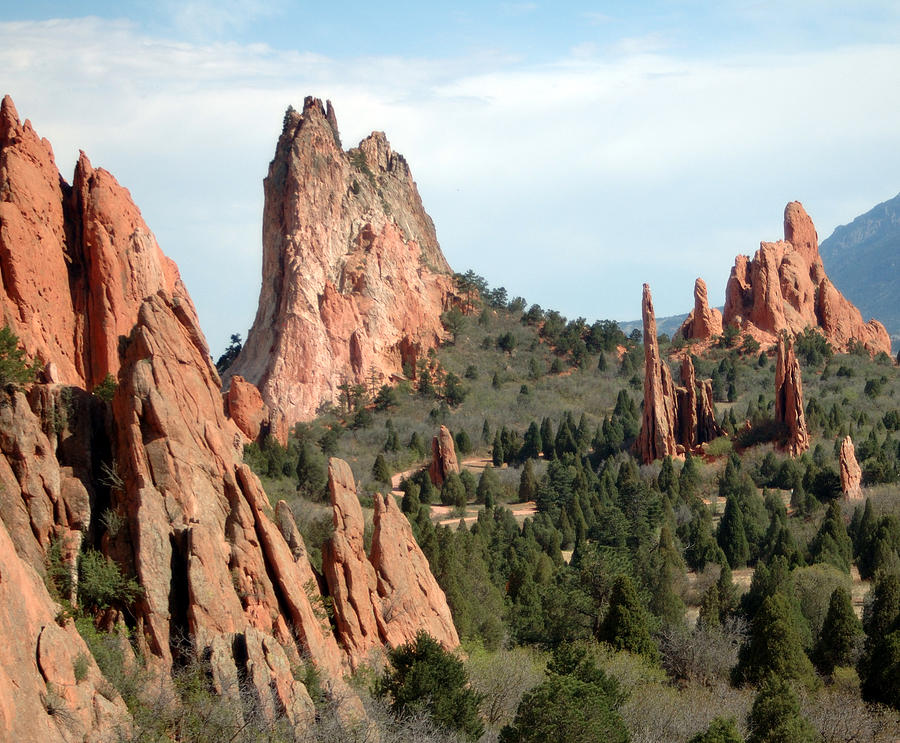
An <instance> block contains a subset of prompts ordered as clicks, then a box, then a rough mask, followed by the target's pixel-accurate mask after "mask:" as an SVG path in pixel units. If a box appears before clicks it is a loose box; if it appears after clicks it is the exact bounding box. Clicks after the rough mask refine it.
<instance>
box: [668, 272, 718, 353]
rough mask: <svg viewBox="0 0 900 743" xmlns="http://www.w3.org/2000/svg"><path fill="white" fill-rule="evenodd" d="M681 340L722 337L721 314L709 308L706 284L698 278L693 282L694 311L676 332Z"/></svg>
mask: <svg viewBox="0 0 900 743" xmlns="http://www.w3.org/2000/svg"><path fill="white" fill-rule="evenodd" d="M678 332H679V333H680V335H681V337H682V338H684V339H685V340H690V339H691V338H697V339H699V340H708V339H710V338H713V337H714V336H717V335H722V313H721V312H719V310H717V309H715V308H714V307H713V308H710V306H709V300H708V298H707V294H706V282H705V281H704V280H703V279H700V278H698V279H697V280H696V281H695V282H694V309H693V310H691V313H690V314H689V315H688V316H687V319H686V320H685V321H684V323H683V324H682V325H681V328H680V329H679V331H678Z"/></svg>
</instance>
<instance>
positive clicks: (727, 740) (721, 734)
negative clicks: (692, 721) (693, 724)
mask: <svg viewBox="0 0 900 743" xmlns="http://www.w3.org/2000/svg"><path fill="white" fill-rule="evenodd" d="M688 743H744V739H743V738H742V737H741V734H740V733H739V732H738V729H737V723H736V722H735V721H734V719H733V718H728V719H725V718H723V717H714V718H713V720H712V722H710V723H709V727H708V728H707V729H706V732H705V733H697V734H696V735H695V736H694V737H693V738H691V739H690V740H689V741H688Z"/></svg>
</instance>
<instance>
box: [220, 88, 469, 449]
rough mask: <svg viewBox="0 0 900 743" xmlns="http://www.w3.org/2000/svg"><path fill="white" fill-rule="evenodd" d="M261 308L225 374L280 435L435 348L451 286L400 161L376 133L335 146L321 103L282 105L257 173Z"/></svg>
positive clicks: (331, 119)
mask: <svg viewBox="0 0 900 743" xmlns="http://www.w3.org/2000/svg"><path fill="white" fill-rule="evenodd" d="M264 190H265V209H264V213H263V268H262V288H261V290H260V297H259V309H258V311H257V314H256V319H255V320H254V323H253V327H252V328H251V330H250V332H249V335H248V337H247V342H246V343H245V344H244V346H243V348H242V350H241V353H240V355H239V356H238V358H237V359H236V360H235V362H234V364H233V365H232V367H231V368H230V369H229V370H228V372H227V373H226V375H225V376H226V383H227V381H228V377H229V376H230V375H234V374H240V375H242V376H243V377H244V378H246V379H247V380H249V381H250V382H252V383H253V384H255V385H256V386H257V387H258V388H259V390H260V392H261V393H262V397H263V399H264V400H265V402H266V404H267V405H268V406H269V408H270V411H271V414H272V418H273V431H274V432H275V433H276V435H278V437H279V438H281V439H282V440H283V439H284V438H285V437H286V433H287V430H288V427H289V426H290V425H292V424H293V423H294V422H296V421H298V420H304V419H308V418H310V417H312V416H313V415H314V414H315V411H316V409H317V408H318V407H319V406H320V405H321V404H322V403H327V402H333V401H334V400H335V399H336V398H337V396H338V386H339V385H340V384H342V382H344V381H350V382H351V383H362V382H364V381H367V380H369V379H370V378H371V377H373V376H374V377H375V379H376V381H377V380H381V381H387V380H388V379H389V377H390V375H391V374H394V373H399V372H400V371H401V370H402V367H403V365H404V364H407V365H409V366H411V367H413V368H414V366H415V361H416V358H417V357H419V356H420V355H421V354H422V353H423V352H424V351H425V350H427V349H428V348H431V347H433V346H435V345H436V344H437V343H438V341H439V340H440V338H441V337H442V335H443V328H442V325H441V321H440V315H441V313H442V311H443V310H444V309H445V308H446V307H447V306H448V303H449V298H450V296H451V293H452V292H453V289H454V284H453V276H452V273H451V271H450V267H449V266H448V265H447V261H446V260H445V258H444V256H443V254H442V253H441V250H440V246H439V245H438V242H437V237H436V235H435V231H434V225H433V223H432V221H431V218H430V217H429V216H428V215H427V214H426V213H425V210H424V208H423V207H422V202H421V199H420V197H419V193H418V190H417V188H416V184H415V182H414V181H413V179H412V175H411V174H410V170H409V166H408V165H407V163H406V160H404V158H403V157H402V156H401V155H399V154H397V153H395V152H393V150H392V149H391V147H390V145H389V144H388V141H387V139H386V138H385V136H384V134H383V133H381V132H375V133H373V134H372V135H370V136H369V137H367V138H366V139H364V140H363V141H362V142H360V144H359V146H358V147H356V148H353V149H351V150H349V151H348V152H345V151H344V150H343V149H342V148H341V145H340V139H339V136H338V133H337V126H336V120H335V116H334V111H333V109H332V108H331V105H330V104H328V111H326V109H325V107H324V106H323V105H322V102H321V101H319V100H317V99H314V98H307V99H306V101H305V102H304V106H303V112H302V113H298V112H296V111H294V110H293V109H288V111H287V113H286V114H285V118H284V128H283V131H282V134H281V137H280V138H279V140H278V145H277V147H276V151H275V157H274V159H273V160H272V162H271V164H270V165H269V173H268V176H267V177H266V179H265V184H264Z"/></svg>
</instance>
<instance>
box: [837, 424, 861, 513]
mask: <svg viewBox="0 0 900 743" xmlns="http://www.w3.org/2000/svg"><path fill="white" fill-rule="evenodd" d="M840 466H841V492H842V493H843V494H844V497H845V498H847V499H848V500H859V499H860V498H862V470H860V468H859V463H858V462H857V461H856V451H855V449H854V448H853V439H851V438H850V437H849V436H847V437H846V438H845V439H844V440H843V441H842V442H841V465H840Z"/></svg>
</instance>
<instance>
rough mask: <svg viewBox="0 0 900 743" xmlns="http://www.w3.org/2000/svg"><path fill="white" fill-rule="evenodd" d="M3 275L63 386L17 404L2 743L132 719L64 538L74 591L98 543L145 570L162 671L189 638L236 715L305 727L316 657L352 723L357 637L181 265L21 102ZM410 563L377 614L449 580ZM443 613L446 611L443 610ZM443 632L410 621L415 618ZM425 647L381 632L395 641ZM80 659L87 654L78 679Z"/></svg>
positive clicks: (9, 403)
mask: <svg viewBox="0 0 900 743" xmlns="http://www.w3.org/2000/svg"><path fill="white" fill-rule="evenodd" d="M38 258H39V260H38ZM0 273H2V278H3V282H2V290H0V306H2V308H3V312H4V322H6V323H8V324H9V325H10V326H11V327H12V328H13V330H14V331H15V332H16V333H17V334H20V337H21V340H22V343H23V345H24V347H25V349H26V351H27V352H28V355H29V357H30V358H39V359H40V360H41V361H42V362H43V363H45V364H47V365H48V367H49V368H53V369H55V370H56V371H55V372H54V373H53V374H50V375H49V376H51V377H55V378H58V379H60V380H62V381H63V382H64V383H65V384H55V383H46V384H34V385H31V388H30V389H29V391H28V395H27V396H26V395H25V394H23V393H22V392H17V393H15V394H12V395H9V394H8V393H7V392H6V391H0V395H3V396H4V398H5V399H4V400H3V401H2V402H3V404H2V405H0V485H2V487H0V648H4V649H3V650H0V654H2V658H0V660H2V664H0V665H2V672H0V737H3V738H4V739H6V738H9V739H10V740H46V741H48V743H52V742H54V741H64V740H65V741H68V740H74V739H78V740H82V739H84V740H89V741H90V740H101V739H109V738H113V737H115V734H116V733H115V731H117V730H118V729H119V728H121V729H123V730H127V727H128V725H129V720H128V714H127V710H126V709H125V707H124V705H123V703H122V701H121V699H119V697H118V696H117V695H116V694H115V693H114V692H112V691H110V690H109V684H108V683H106V682H105V681H104V680H103V679H102V677H101V676H100V673H99V670H98V669H97V668H96V666H95V665H94V664H93V661H92V660H91V659H90V653H89V652H88V651H87V649H86V647H85V645H84V643H83V642H82V641H81V639H80V637H79V636H78V633H77V632H76V631H75V629H74V627H73V625H72V624H71V622H67V621H66V620H65V619H64V617H63V615H61V614H60V613H59V606H58V605H57V604H56V603H55V602H54V600H53V599H52V598H51V596H50V595H49V593H48V589H47V588H46V586H45V584H44V582H43V581H42V580H41V576H43V575H44V574H45V571H46V564H47V555H48V550H49V549H50V546H51V544H53V543H54V542H58V543H59V544H60V545H61V548H62V550H61V551H62V560H63V564H64V565H66V566H68V568H69V570H70V571H71V573H72V576H73V578H77V571H76V570H75V564H76V562H75V561H76V557H77V554H78V551H79V549H80V548H82V546H89V547H91V548H93V549H98V550H101V551H102V552H103V553H105V554H106V555H107V556H109V557H111V558H113V559H114V560H115V562H116V563H117V564H118V565H119V566H120V568H121V569H122V570H123V571H124V573H126V574H127V575H130V576H134V578H135V579H136V580H137V582H138V583H139V585H140V587H141V591H142V593H141V596H140V598H139V600H138V601H137V603H136V605H135V606H134V607H133V610H132V611H130V612H128V613H127V615H126V614H122V613H119V614H115V613H114V614H113V615H112V617H111V618H112V619H113V620H115V619H116V618H117V619H118V621H126V620H127V622H128V623H129V625H130V628H131V629H132V630H133V636H134V638H135V641H136V643H137V644H138V646H139V648H138V649H139V650H140V651H141V652H142V654H143V656H144V658H145V660H146V662H147V666H148V668H149V669H153V671H154V672H160V673H163V674H165V673H166V672H168V670H169V669H170V667H171V666H172V665H173V663H174V662H176V661H179V660H183V658H184V654H185V652H186V650H185V648H186V647H188V646H189V647H190V648H192V651H193V652H196V653H199V654H200V655H203V656H205V657H207V658H208V660H209V664H210V673H211V677H212V678H211V680H212V683H213V686H214V688H215V689H216V690H217V691H218V692H219V693H220V694H222V695H223V696H225V697H228V698H233V699H234V705H233V708H234V709H233V711H234V714H235V715H236V717H237V718H238V719H240V718H241V717H242V716H243V715H244V714H245V712H244V707H243V702H244V701H246V692H247V691H248V690H251V693H252V694H253V696H254V698H255V699H256V703H257V709H256V710H255V711H254V714H262V715H263V716H264V717H265V718H266V719H274V718H275V717H276V716H277V717H279V718H283V719H285V720H286V721H287V722H288V723H289V724H291V725H293V726H295V727H296V728H298V729H302V728H303V727H305V726H306V724H307V722H308V721H309V720H310V719H311V716H312V714H313V713H314V711H313V709H312V704H311V701H310V698H309V695H308V694H307V691H306V689H305V687H304V686H303V684H302V683H300V682H298V681H296V680H295V679H294V676H293V673H292V670H291V669H292V667H296V665H297V663H298V662H299V661H300V659H301V657H305V658H308V659H309V660H310V661H311V662H312V663H313V664H314V665H315V666H316V667H317V668H318V669H319V670H320V672H321V673H322V678H323V682H324V688H325V690H326V692H327V693H330V694H332V696H333V697H334V698H339V699H342V700H343V709H344V714H354V715H361V714H362V710H361V707H359V705H358V700H356V701H354V697H353V695H352V694H351V693H350V692H349V690H348V689H347V687H346V686H345V685H344V682H343V680H342V675H343V673H344V671H345V670H346V669H347V668H348V663H347V661H348V660H349V659H351V658H352V657H353V655H352V652H351V649H352V648H353V647H355V646H356V645H357V644H359V640H358V638H356V637H354V636H352V635H350V636H349V637H348V638H342V639H345V644H344V645H343V647H342V646H341V644H339V642H338V638H336V637H335V634H334V632H333V629H332V627H331V624H330V623H329V622H328V621H327V619H326V618H323V612H322V606H323V604H324V599H323V596H322V594H321V592H320V582H319V580H318V579H317V578H316V576H315V573H314V571H313V569H312V567H311V565H310V563H309V559H308V556H307V554H306V550H305V546H304V545H303V541H302V538H300V536H299V532H298V530H297V528H296V524H294V523H293V519H292V517H291V514H290V511H289V509H287V507H286V505H285V504H284V503H279V504H278V507H277V509H276V510H275V511H273V509H272V508H271V506H270V504H269V501H268V498H267V497H266V494H265V493H264V492H263V490H262V488H261V486H260V483H259V481H258V479H257V478H256V477H255V475H253V473H252V472H251V471H250V469H249V468H248V467H247V465H245V464H244V463H243V462H242V442H243V437H242V436H241V434H240V433H239V431H238V428H237V426H236V425H235V423H234V422H233V421H232V420H230V419H229V418H228V417H227V415H226V413H225V407H224V401H223V398H222V395H221V393H220V388H221V384H220V380H219V377H218V374H217V373H216V370H215V368H214V366H213V365H212V362H211V359H210V357H209V352H208V349H207V346H206V342H205V339H204V338H203V334H202V332H201V331H200V328H199V325H198V323H197V317H196V313H195V311H194V308H193V305H192V303H191V301H190V298H189V297H188V295H187V293H186V291H185V290H184V288H183V286H182V285H181V282H180V281H179V280H178V274H177V270H176V269H175V267H174V264H172V263H171V262H170V261H169V260H168V259H166V258H165V257H164V256H163V255H162V253H161V252H160V251H159V248H158V247H157V246H156V242H155V240H154V239H153V236H152V234H151V233H150V231H149V230H148V229H147V227H146V225H144V223H143V221H142V220H141V218H140V214H139V212H138V210H137V208H136V207H135V206H134V204H133V203H132V202H131V200H130V198H129V196H128V193H127V191H125V190H124V189H123V188H121V187H120V186H118V184H116V183H115V180H114V179H113V178H112V176H110V175H109V174H108V173H106V172H105V171H102V170H93V169H92V168H91V167H90V164H89V163H88V161H87V158H85V157H84V156H82V157H81V158H80V160H79V163H78V166H77V169H76V177H75V183H74V185H73V186H72V187H69V186H68V185H67V184H66V183H65V181H63V180H62V178H61V177H60V176H59V174H58V173H57V172H56V171H55V165H54V163H53V155H52V152H51V150H50V146H49V144H47V143H46V142H45V141H43V140H40V139H38V138H37V136H36V135H35V134H34V132H33V130H32V128H31V126H30V124H29V123H28V122H26V123H25V124H24V125H22V124H20V123H19V121H18V117H17V115H16V113H15V109H14V108H13V106H12V102H11V101H10V100H9V99H8V98H7V99H4V102H3V105H2V115H0ZM120 336H121V338H120ZM107 373H112V374H114V376H115V377H116V379H117V387H116V389H115V393H114V396H113V399H112V402H111V404H110V403H106V402H103V401H101V400H100V399H99V398H98V397H97V396H95V395H91V394H90V393H89V392H88V391H87V390H88V389H91V388H92V387H93V386H94V385H95V384H96V383H97V382H98V381H101V380H102V379H103V378H104V377H105V376H106V374H107ZM245 392H246V390H245ZM242 397H243V398H244V399H243V401H242V400H241V398H242ZM249 397H250V398H252V397H253V396H252V394H251V395H249ZM248 399H249V398H248V396H247V395H243V396H242V395H235V400H233V401H232V402H233V405H235V406H237V407H238V408H244V409H246V410H245V412H247V413H248V420H247V421H244V422H245V423H247V425H248V426H249V427H250V428H252V427H253V426H254V425H255V424H256V421H257V418H258V417H259V406H258V401H257V400H256V399H255V398H254V399H252V400H249V402H248ZM353 497H354V498H355V493H354V496H353ZM356 505H357V508H358V503H357V504H356ZM378 518H380V517H378ZM113 524H115V528H113V526H112V525H113ZM377 528H378V526H377V524H376V529H377ZM395 531H396V527H395ZM360 533H361V532H360ZM83 541H85V542H86V545H83ZM413 544H414V542H413ZM415 549H418V548H417V547H416V548H415ZM388 562H390V561H388ZM411 564H415V565H418V564H419V561H418V560H417V558H415V555H413V556H412V563H411ZM425 567H426V570H427V564H426V566H425ZM408 569H409V566H408V565H402V566H398V565H396V563H391V566H390V567H385V561H384V560H382V561H381V562H380V563H379V565H378V570H377V571H376V569H375V568H374V567H372V565H371V564H370V565H369V571H370V573H371V575H372V579H373V585H374V589H373V591H374V593H373V596H375V597H377V598H376V599H373V606H374V605H380V604H381V603H382V599H381V598H380V596H381V595H383V594H384V593H385V591H386V589H383V588H382V587H381V583H382V582H383V581H387V583H389V584H390V585H391V586H394V587H395V591H394V593H395V594H396V593H397V590H398V589H396V586H402V590H400V592H399V594H398V595H394V596H393V599H392V601H394V602H395V603H396V604H397V605H398V606H403V607H405V606H408V605H409V602H412V603H414V604H419V603H420V602H421V585H429V584H428V579H430V580H431V581H433V580H434V579H433V577H432V576H431V574H430V572H428V574H427V575H424V574H421V575H420V576H419V585H418V586H413V585H411V584H410V583H409V581H406V582H404V581H402V580H399V579H397V578H390V577H388V578H385V577H384V576H398V575H399V576H402V575H404V574H405V573H404V571H407V570H408ZM379 591H381V592H382V593H379ZM405 591H409V592H410V593H409V595H408V596H407V595H406V594H405V593H404V592H405ZM76 595H77V592H76V591H74V590H73V591H72V593H71V595H70V596H69V597H68V598H74V597H75V596H76ZM429 595H430V594H429ZM438 609H443V611H445V612H446V614H447V616H449V612H448V611H447V610H446V602H444V604H443V607H438ZM57 620H58V621H59V623H60V624H61V625H62V626H59V625H58V624H57ZM386 622H387V625H386V626H387V627H388V628H390V626H391V620H390V618H388V620H386ZM431 622H432V620H431V619H429V618H428V617H427V616H423V615H413V619H412V620H411V622H410V624H409V626H410V627H415V628H416V629H418V628H425V629H430V628H431V627H432V626H433V625H432V623H431ZM450 626H451V627H452V623H451V625H450ZM407 634H408V633H407ZM407 634H404V633H400V634H397V633H394V632H390V631H387V630H385V631H380V632H379V635H378V641H379V642H384V641H393V639H394V638H397V637H401V636H402V637H406V636H407ZM186 641H188V643H189V645H186ZM448 644H449V643H448ZM79 655H85V657H86V658H87V659H88V661H87V678H86V679H83V680H81V681H78V680H75V679H74V677H73V668H74V667H75V660H76V659H77V658H78V656H79ZM239 685H240V687H241V688H240V690H239V688H238V687H239ZM48 695H52V703H50V702H48V701H47V700H48V698H50V697H48ZM50 710H55V711H54V712H51V711H50ZM60 720H65V721H66V723H65V726H63V725H61V723H60V722H59V721H60ZM123 726H124V727H123ZM64 728H65V729H64Z"/></svg>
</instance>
